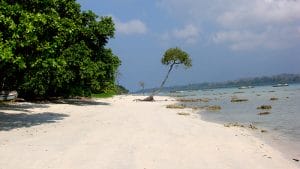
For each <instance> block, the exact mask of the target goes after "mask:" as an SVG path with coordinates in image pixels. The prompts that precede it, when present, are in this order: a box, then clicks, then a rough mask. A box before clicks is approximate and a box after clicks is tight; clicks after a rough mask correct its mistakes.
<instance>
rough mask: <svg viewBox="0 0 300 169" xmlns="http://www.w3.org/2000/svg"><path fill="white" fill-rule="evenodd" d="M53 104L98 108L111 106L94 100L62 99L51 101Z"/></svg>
mask: <svg viewBox="0 0 300 169" xmlns="http://www.w3.org/2000/svg"><path fill="white" fill-rule="evenodd" d="M51 103H55V104H70V105H75V106H97V105H102V106H107V105H110V104H109V103H106V102H99V101H95V100H92V99H61V100H55V101H51Z"/></svg>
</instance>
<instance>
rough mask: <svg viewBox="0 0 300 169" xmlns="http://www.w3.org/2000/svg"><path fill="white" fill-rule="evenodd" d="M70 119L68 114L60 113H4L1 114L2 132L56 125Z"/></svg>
mask: <svg viewBox="0 0 300 169" xmlns="http://www.w3.org/2000/svg"><path fill="white" fill-rule="evenodd" d="M65 117H68V115H66V114H60V113H50V112H44V113H38V114H26V113H14V114H12V113H3V112H0V131H9V130H12V129H15V128H22V127H32V126H36V125H40V124H44V123H55V122H57V121H58V120H62V119H64V118H65Z"/></svg>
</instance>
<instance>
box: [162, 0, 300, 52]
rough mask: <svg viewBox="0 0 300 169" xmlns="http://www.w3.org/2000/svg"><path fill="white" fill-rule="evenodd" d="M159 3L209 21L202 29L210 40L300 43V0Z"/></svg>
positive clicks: (246, 46)
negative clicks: (208, 35)
mask: <svg viewBox="0 0 300 169" xmlns="http://www.w3.org/2000/svg"><path fill="white" fill-rule="evenodd" d="M158 4H159V6H160V7H162V8H164V9H166V10H167V11H168V12H169V13H170V15H172V16H174V17H175V18H177V19H179V20H182V22H189V23H191V24H194V25H200V26H201V25H202V26H201V27H205V25H204V24H208V25H209V27H208V26H206V29H202V31H204V33H206V34H210V39H211V41H212V42H213V43H215V44H217V45H218V44H224V45H226V46H228V47H229V48H230V49H232V50H255V49H260V48H263V49H285V48H292V47H295V46H296V45H299V44H300V33H299V32H300V31H299V28H300V1H299V0H251V1H249V0H228V1H224V0H202V1H199V0H185V1H181V0H159V1H158ZM209 28H212V29H211V30H210V29H209ZM195 29H200V28H199V27H198V28H197V27H196V28H195ZM193 40H194V41H195V39H193Z"/></svg>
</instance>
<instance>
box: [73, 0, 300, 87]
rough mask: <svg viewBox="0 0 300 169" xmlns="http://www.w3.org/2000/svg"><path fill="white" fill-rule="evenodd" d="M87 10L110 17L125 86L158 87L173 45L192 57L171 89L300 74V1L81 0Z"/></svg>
mask: <svg viewBox="0 0 300 169" xmlns="http://www.w3.org/2000/svg"><path fill="white" fill-rule="evenodd" d="M77 2H78V3H80V4H81V7H82V10H92V11H93V12H94V13H96V14H97V15H98V16H111V17H112V18H113V20H114V23H115V28H116V32H115V37H114V38H113V39H111V40H110V41H109V44H108V45H107V47H109V48H111V49H112V50H113V52H114V54H116V55H117V56H118V57H119V58H120V59H121V61H122V65H121V67H120V69H119V71H120V75H119V77H118V83H119V84H121V85H123V86H124V87H126V88H127V89H129V90H130V91H136V90H139V89H140V86H139V82H140V81H143V82H144V83H145V87H146V88H152V87H157V86H159V85H160V83H161V81H162V80H163V78H164V76H165V74H166V72H167V69H168V67H167V66H165V65H162V64H161V62H160V60H161V58H162V56H163V54H164V52H165V51H166V50H167V49H168V48H171V47H179V48H181V49H182V50H184V51H186V52H187V53H189V55H190V56H191V58H192V62H193V63H192V64H193V66H192V68H190V69H185V68H183V67H180V66H178V68H176V69H174V71H173V72H171V75H170V77H169V79H168V81H167V83H166V86H172V85H185V84H192V83H202V82H219V81H226V80H234V79H239V78H243V77H256V76H264V75H276V74H281V73H300V0H250V1H249V0H226V1H224V0H184V1H182V0H152V1H149V0H108V1H95V0H78V1H77Z"/></svg>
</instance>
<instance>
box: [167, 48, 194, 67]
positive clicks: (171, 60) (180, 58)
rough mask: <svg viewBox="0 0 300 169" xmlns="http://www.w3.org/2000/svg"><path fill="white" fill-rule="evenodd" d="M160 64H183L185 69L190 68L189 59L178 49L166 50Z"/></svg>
mask: <svg viewBox="0 0 300 169" xmlns="http://www.w3.org/2000/svg"><path fill="white" fill-rule="evenodd" d="M161 63H162V64H164V65H170V66H172V65H178V64H183V65H184V66H185V67H187V68H188V67H191V66H192V60H191V58H190V57H189V55H188V53H186V52H185V51H183V50H181V49H180V48H178V47H176V48H170V49H168V50H167V51H166V52H165V53H164V56H163V58H162V59H161Z"/></svg>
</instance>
